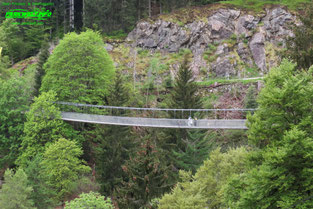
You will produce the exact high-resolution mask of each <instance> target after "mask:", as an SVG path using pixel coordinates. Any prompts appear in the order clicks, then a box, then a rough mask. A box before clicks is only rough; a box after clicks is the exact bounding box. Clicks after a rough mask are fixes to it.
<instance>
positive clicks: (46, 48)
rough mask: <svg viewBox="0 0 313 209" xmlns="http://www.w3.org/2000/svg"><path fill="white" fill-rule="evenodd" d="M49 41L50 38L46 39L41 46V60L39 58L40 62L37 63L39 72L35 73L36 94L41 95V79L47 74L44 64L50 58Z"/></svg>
mask: <svg viewBox="0 0 313 209" xmlns="http://www.w3.org/2000/svg"><path fill="white" fill-rule="evenodd" d="M49 55H50V54H49V42H48V40H45V41H44V42H43V43H42V46H41V50H40V54H39V60H38V64H37V68H36V70H37V72H36V75H35V93H34V96H38V95H39V89H40V87H41V81H42V78H43V76H44V75H45V70H44V69H43V65H44V64H45V62H46V61H47V59H48V58H49Z"/></svg>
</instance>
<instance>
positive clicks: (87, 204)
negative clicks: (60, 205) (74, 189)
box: [64, 192, 114, 209]
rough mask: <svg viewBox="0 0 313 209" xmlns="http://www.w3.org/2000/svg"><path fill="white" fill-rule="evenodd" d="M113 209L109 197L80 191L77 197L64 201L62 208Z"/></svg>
mask: <svg viewBox="0 0 313 209" xmlns="http://www.w3.org/2000/svg"><path fill="white" fill-rule="evenodd" d="M91 208H92V209H113V208H114V207H113V204H112V202H111V199H110V198H107V199H106V198H105V197H104V196H101V195H100V194H98V193H94V192H89V193H82V194H81V195H79V197H78V198H76V199H74V200H72V201H70V202H68V203H66V205H65V208H64V209H91Z"/></svg>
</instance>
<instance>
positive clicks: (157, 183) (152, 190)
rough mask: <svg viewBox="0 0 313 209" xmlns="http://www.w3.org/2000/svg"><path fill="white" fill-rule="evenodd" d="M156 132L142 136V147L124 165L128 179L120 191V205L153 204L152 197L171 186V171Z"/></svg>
mask: <svg viewBox="0 0 313 209" xmlns="http://www.w3.org/2000/svg"><path fill="white" fill-rule="evenodd" d="M165 162H166V161H165V155H164V153H163V151H162V150H161V149H159V147H158V145H157V144H156V139H155V134H154V135H152V134H151V135H149V134H147V135H146V136H145V137H144V138H141V139H140V145H139V149H138V150H137V151H136V152H135V153H134V154H133V155H132V156H131V157H130V159H129V160H127V161H126V163H125V164H124V165H123V171H124V172H125V174H126V176H127V180H126V181H123V182H122V186H121V187H119V188H118V190H117V196H118V197H119V200H118V201H119V207H120V208H130V209H136V208H140V207H149V206H150V200H151V199H153V198H155V197H158V196H160V195H161V194H163V193H164V191H167V190H168V189H169V187H170V186H171V185H170V182H171V173H170V172H169V168H168V167H167V166H166V164H165Z"/></svg>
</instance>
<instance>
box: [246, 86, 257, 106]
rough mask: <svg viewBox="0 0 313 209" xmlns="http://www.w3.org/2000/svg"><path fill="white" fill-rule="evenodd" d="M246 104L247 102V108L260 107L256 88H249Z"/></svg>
mask: <svg viewBox="0 0 313 209" xmlns="http://www.w3.org/2000/svg"><path fill="white" fill-rule="evenodd" d="M244 102H245V108H248V109H255V108H257V107H258V103H257V101H256V89H255V86H253V85H252V86H250V87H249V89H248V91H247V94H246V97H245V101H244Z"/></svg>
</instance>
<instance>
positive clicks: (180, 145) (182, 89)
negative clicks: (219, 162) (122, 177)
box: [162, 54, 210, 171]
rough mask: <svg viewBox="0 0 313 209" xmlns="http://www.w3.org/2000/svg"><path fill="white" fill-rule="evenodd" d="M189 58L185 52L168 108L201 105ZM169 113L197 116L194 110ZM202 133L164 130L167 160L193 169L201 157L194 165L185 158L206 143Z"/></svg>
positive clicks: (196, 106) (185, 116) (172, 116)
mask: <svg viewBox="0 0 313 209" xmlns="http://www.w3.org/2000/svg"><path fill="white" fill-rule="evenodd" d="M189 59H190V54H185V57H184V60H183V63H182V65H181V67H180V69H179V71H178V75H177V79H176V81H175V84H174V88H173V90H172V92H171V95H170V99H169V101H168V107H169V108H173V109H200V108H201V107H202V101H201V97H200V95H199V93H198V86H197V84H196V83H195V81H194V79H193V74H192V71H191V69H190V67H189ZM169 114H170V117H171V118H182V119H187V118H188V117H189V116H190V117H199V114H196V115H195V112H184V113H183V114H180V113H177V112H176V113H174V112H169ZM202 135H205V133H204V131H197V132H195V131H187V129H171V130H166V131H165V136H166V143H164V144H163V145H162V147H163V148H164V149H165V150H166V151H167V152H168V159H169V161H170V162H171V163H172V164H173V165H174V166H175V167H176V168H181V169H182V168H184V169H187V170H193V171H194V169H195V167H197V166H199V165H200V164H201V162H202V160H203V159H201V158H202V157H200V159H201V160H200V161H201V162H199V163H197V165H195V167H194V166H193V165H192V163H191V162H190V163H187V162H186V160H185V159H187V158H189V159H193V158H194V154H195V153H197V152H198V151H200V150H199V149H200V147H201V145H204V144H206V142H205V139H202V138H201V136H202ZM208 146H210V145H208ZM192 147H193V148H192ZM206 149H208V150H207V153H206V154H208V153H209V147H207V146H206V148H203V150H202V151H205V150H206ZM202 151H200V152H202ZM173 152H174V153H173ZM203 154H204V153H203ZM206 154H204V156H206ZM204 158H205V157H204ZM186 163H187V164H186ZM188 165H189V166H188Z"/></svg>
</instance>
